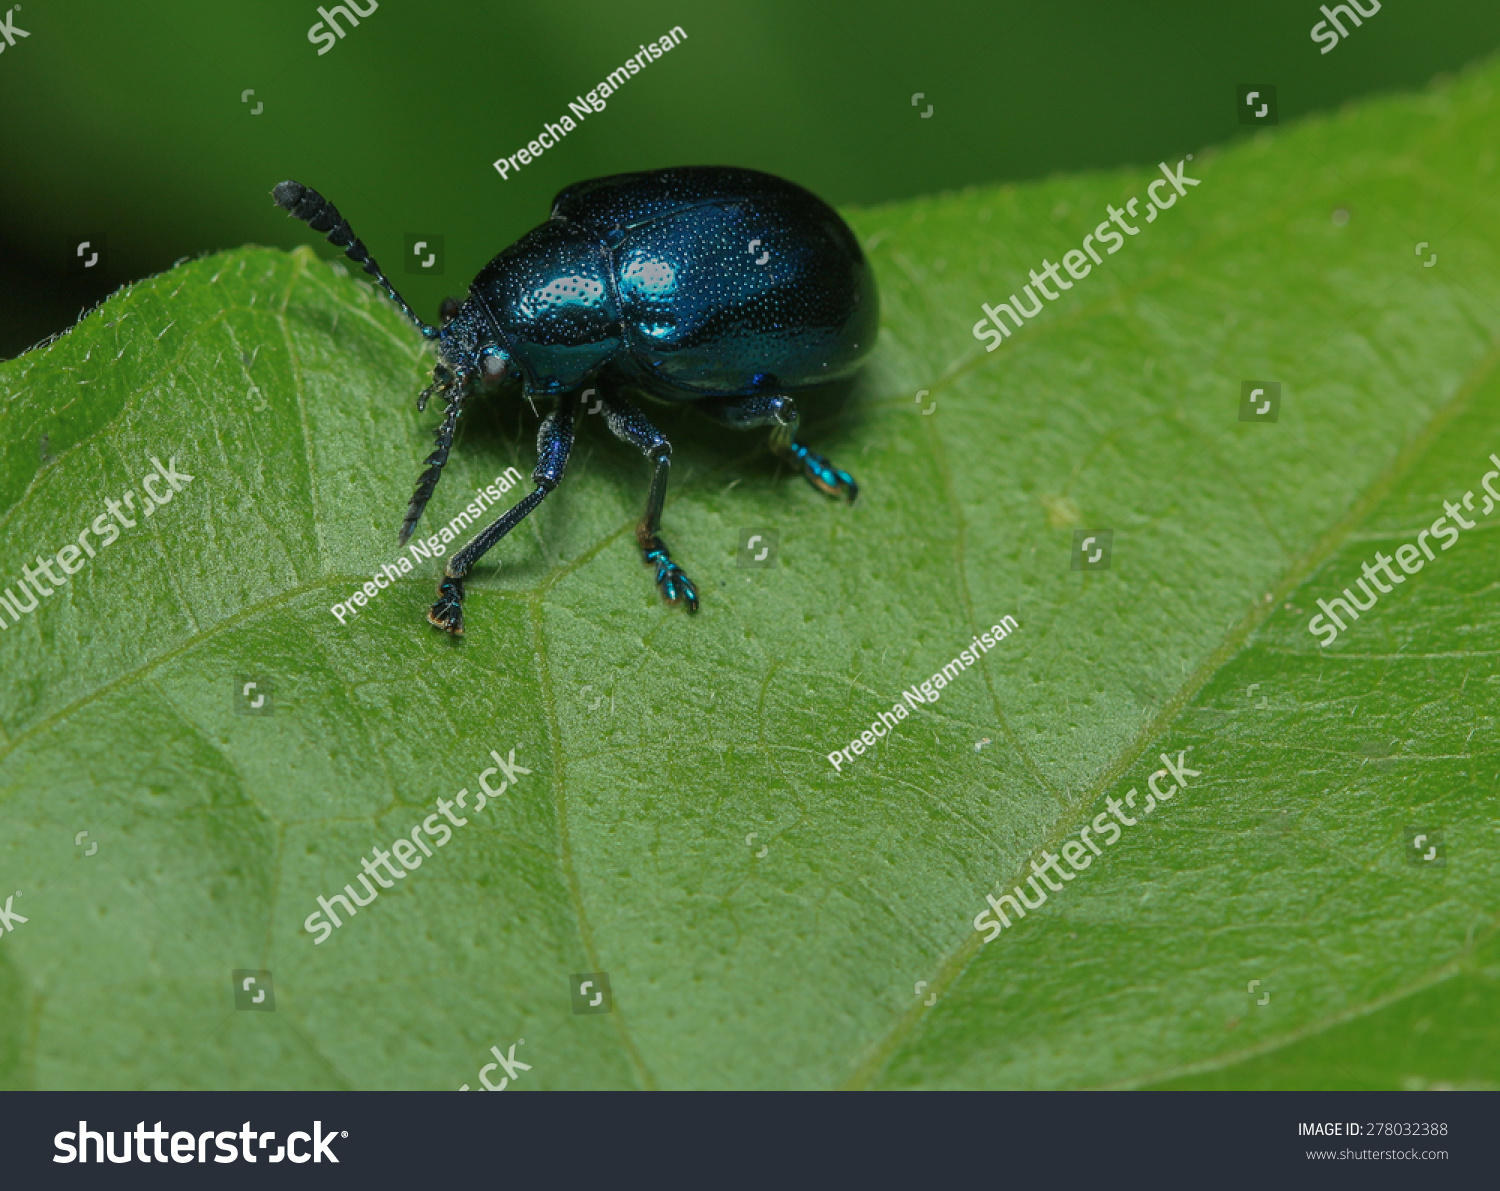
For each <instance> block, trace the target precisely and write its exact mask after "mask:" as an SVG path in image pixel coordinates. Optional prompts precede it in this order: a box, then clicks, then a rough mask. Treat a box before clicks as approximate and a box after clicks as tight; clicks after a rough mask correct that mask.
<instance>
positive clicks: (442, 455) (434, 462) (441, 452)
mask: <svg viewBox="0 0 1500 1191" xmlns="http://www.w3.org/2000/svg"><path fill="white" fill-rule="evenodd" d="M467 391H468V386H467V385H464V384H462V383H459V384H455V385H453V386H452V387H451V388H449V390H448V393H447V397H448V410H447V413H446V414H445V416H444V417H443V420H442V421H441V422H439V423H438V428H437V430H436V431H434V432H433V438H434V439H435V440H436V442H437V449H436V450H435V451H433V452H432V454H431V455H429V456H427V458H426V460H424V462H425V463H426V464H427V470H426V471H424V472H423V473H422V475H421V478H420V479H418V480H417V488H416V491H415V492H413V493H412V494H411V503H410V504H409V505H407V506H406V516H405V517H404V518H403V519H402V521H401V540H400V542H399V543H398V545H402V546H404V545H406V539H407V538H409V537H411V531H412V530H413V529H415V528H416V527H417V522H418V521H419V520H420V519H421V516H422V510H423V509H425V508H426V507H427V502H428V501H429V500H431V499H432V494H433V492H434V490H436V488H437V484H438V479H439V478H440V477H441V476H442V474H443V464H445V463H447V462H448V451H449V449H450V448H451V447H452V446H453V432H454V431H455V430H456V429H457V428H458V416H459V414H461V413H463V409H464V397H465V396H466V395H467Z"/></svg>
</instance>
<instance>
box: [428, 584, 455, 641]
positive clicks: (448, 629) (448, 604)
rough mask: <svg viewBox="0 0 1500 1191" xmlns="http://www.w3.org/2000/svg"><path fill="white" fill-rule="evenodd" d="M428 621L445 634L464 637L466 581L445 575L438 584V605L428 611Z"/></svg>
mask: <svg viewBox="0 0 1500 1191" xmlns="http://www.w3.org/2000/svg"><path fill="white" fill-rule="evenodd" d="M427 620H428V622H429V623H430V624H432V625H433V626H435V627H436V628H440V629H442V630H443V632H445V633H452V634H453V635H454V636H455V637H462V636H463V635H464V581H463V580H462V579H455V578H453V577H452V576H451V575H444V576H443V581H442V582H441V583H439V584H438V599H437V603H435V604H433V606H432V607H431V608H429V609H428V610H427Z"/></svg>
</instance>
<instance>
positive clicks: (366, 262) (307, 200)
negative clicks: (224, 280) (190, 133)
mask: <svg viewBox="0 0 1500 1191" xmlns="http://www.w3.org/2000/svg"><path fill="white" fill-rule="evenodd" d="M271 197H272V198H273V199H275V200H276V205H277V206H278V207H280V208H282V209H283V210H284V211H287V212H289V213H290V214H291V215H293V216H294V217H295V218H297V219H300V220H302V221H303V222H304V223H306V224H307V225H308V227H310V228H312V229H313V231H315V232H324V233H326V234H327V237H328V241H329V243H331V244H335V245H337V246H338V247H340V248H342V249H343V250H344V255H345V256H347V257H348V258H349V259H350V260H351V261H353V262H354V263H355V264H357V265H362V266H363V267H364V270H365V272H366V273H368V274H370V276H371V277H373V278H375V280H376V281H378V282H379V283H380V287H381V288H382V289H383V290H385V292H386V295H387V296H388V297H389V298H390V299H391V301H392V302H394V303H396V305H397V306H399V307H400V308H401V313H402V314H404V315H406V317H407V318H409V319H411V321H412V322H413V323H414V324H415V325H416V327H417V329H418V330H419V331H421V332H422V335H423V337H424V338H427V339H436V338H437V337H438V329H437V328H436V327H434V326H430V325H429V324H427V323H425V322H423V321H422V320H421V319H420V318H418V317H417V314H416V311H414V310H413V309H412V308H411V307H410V306H408V305H407V304H406V299H405V298H403V297H402V296H401V295H400V294H398V293H397V292H396V287H395V286H394V285H392V284H391V282H390V278H388V277H387V276H386V275H385V274H384V273H383V272H382V271H381V268H380V266H379V265H377V264H376V263H375V258H374V257H373V256H371V255H370V251H369V249H367V248H366V247H365V246H364V242H363V241H362V240H360V239H359V237H357V236H356V235H355V234H354V231H353V229H351V228H350V226H349V221H348V220H347V219H345V218H344V217H343V216H342V215H340V214H339V209H338V208H337V207H335V206H334V205H333V204H332V203H330V202H329V201H328V200H327V199H326V198H324V197H323V196H322V195H321V194H319V193H318V192H317V191H316V190H314V189H313V188H312V187H310V186H304V185H302V183H301V182H293V181H291V180H290V179H288V180H287V181H285V182H283V183H281V184H280V185H279V186H277V187H276V189H275V190H273V191H271ZM402 540H403V541H404V540H405V539H404V538H403V539H402Z"/></svg>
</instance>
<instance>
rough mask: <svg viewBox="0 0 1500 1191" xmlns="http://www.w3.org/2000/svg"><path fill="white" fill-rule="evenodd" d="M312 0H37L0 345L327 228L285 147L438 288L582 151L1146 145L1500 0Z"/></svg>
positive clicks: (864, 193)
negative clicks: (232, 252) (376, 2)
mask: <svg viewBox="0 0 1500 1191" xmlns="http://www.w3.org/2000/svg"><path fill="white" fill-rule="evenodd" d="M1366 2H1367V3H1368V0H1366ZM7 6H8V5H7ZM317 7H318V6H317V4H316V3H312V2H309V0H296V2H293V0H260V2H257V3H253V4H252V3H238V4H235V3H214V4H205V3H200V2H195V3H191V4H189V3H164V2H160V0H158V2H156V3H137V4H121V3H117V2H116V3H105V2H103V0H26V2H25V3H23V4H22V6H21V9H20V11H19V12H17V13H16V14H15V23H16V24H17V25H18V26H19V27H20V28H22V29H25V30H26V31H27V32H29V33H30V34H31V36H30V37H29V38H27V39H25V40H22V41H19V42H18V43H17V44H16V45H15V46H13V47H11V48H10V49H8V50H7V51H6V52H4V53H3V54H0V116H3V119H0V161H3V167H0V168H3V175H0V176H3V186H0V294H3V298H0V355H14V354H15V353H16V352H18V351H20V350H22V349H24V348H25V347H27V346H28V345H30V344H31V343H33V342H34V341H35V340H37V339H39V338H40V337H42V336H44V335H46V334H48V333H50V332H53V331H56V330H59V329H60V328H62V327H63V326H66V325H67V324H68V323H69V322H71V321H72V320H73V319H74V318H75V317H76V316H77V313H78V311H79V309H80V307H82V306H85V305H88V304H91V303H92V302H94V301H96V300H97V299H98V298H100V297H102V296H103V295H104V294H106V293H107V292H109V290H111V289H113V288H114V286H116V285H118V284H119V283H121V282H123V281H126V280H130V279H132V278H138V277H141V276H144V275H146V274H148V273H151V272H155V271H158V270H161V269H165V268H167V267H169V266H170V265H171V263H172V262H173V261H174V260H175V259H177V258H178V257H181V256H186V255H194V254H197V253H201V252H204V251H210V250H214V249H218V248H226V247H231V246H235V245H238V244H242V243H245V242H247V241H254V242H259V243H264V244H280V245H287V246H290V245H293V244H299V243H307V242H309V241H310V240H311V239H312V237H311V235H310V233H309V232H308V231H307V230H306V229H305V228H303V227H301V226H298V225H296V224H294V223H291V222H290V221H288V220H287V219H286V218H285V217H284V216H283V215H282V214H281V213H280V212H278V211H277V210H275V209H274V208H273V207H272V205H271V202H270V198H269V196H268V192H269V190H270V188H271V186H273V185H274V184H275V183H276V182H279V181H280V180H281V179H283V178H286V177H295V178H297V179H299V180H300V181H303V182H305V183H307V184H309V185H312V186H315V187H317V188H318V189H320V190H322V191H324V192H325V193H326V194H327V195H328V196H329V197H330V198H332V199H333V200H334V201H335V202H336V203H338V204H339V206H340V207H341V208H342V210H343V211H344V213H345V215H346V216H348V218H349V220H350V222H351V223H352V224H353V226H354V228H355V231H356V232H357V233H358V234H359V235H360V236H361V237H362V238H363V239H364V240H365V241H366V243H367V244H368V245H369V246H370V248H371V250H372V251H373V252H374V253H375V254H376V256H377V258H378V259H380V260H381V261H382V262H384V263H385V264H386V265H387V267H388V269H389V270H390V271H392V272H393V273H395V274H396V275H397V282H398V284H399V285H402V286H404V288H405V289H406V290H407V294H408V297H409V299H410V300H411V301H412V302H413V304H414V305H415V306H416V308H417V309H418V311H419V312H421V313H423V314H424V315H425V316H427V317H428V318H432V317H433V316H434V315H435V313H436V307H437V303H438V301H439V300H440V299H441V297H442V296H443V295H444V294H446V293H449V292H460V293H461V292H462V291H463V289H464V288H465V285H466V282H467V280H468V278H469V277H471V276H472V275H473V274H474V273H475V272H476V271H477V270H478V268H479V267H480V266H481V265H482V264H483V263H484V262H485V261H486V260H488V259H489V257H491V256H492V255H494V253H495V252H496V251H498V250H499V249H500V248H501V247H503V246H504V245H505V244H507V243H509V242H510V241H511V240H513V239H515V238H516V237H517V236H518V235H520V234H521V233H522V232H524V231H525V230H526V229H527V228H529V227H531V226H533V225H534V224H536V223H538V222H540V221H541V220H542V219H543V218H544V217H545V214H546V211H547V206H548V202H549V200H550V198H551V196H552V195H553V194H554V193H555V192H556V191H557V190H558V189H560V188H561V187H562V186H564V185H566V184H568V183H570V182H575V181H577V180H579V179H582V178H587V177H591V176H596V175H600V174H608V173H614V172H617V171H621V170H637V169H647V168H652V167H657V166H665V165H679V164H693V163H698V164H701V163H723V164H731V165H743V166H752V167H756V168H759V169H765V170H770V171H773V172H776V173H780V174H784V175H786V176H788V177H790V178H792V179H794V180H796V181H798V182H801V183H803V184H804V185H807V186H809V187H811V188H812V189H813V190H815V191H817V192H818V193H819V194H821V195H822V196H823V197H825V198H827V199H828V200H830V201H832V202H833V203H835V204H847V203H877V202H882V201H886V200H891V199H897V198H902V197H906V196H909V195H913V194H921V193H930V192H934V191H939V190H944V189H949V188H953V187H958V186H963V185H966V184H969V183H974V182H985V181H994V180H997V179H1021V178H1030V177H1036V176H1038V175H1044V174H1048V173H1051V172H1054V171H1073V170H1080V169H1089V168H1096V167H1103V166H1111V165H1117V164H1122V163H1148V164H1149V163H1152V162H1155V161H1157V160H1160V159H1161V158H1163V157H1166V156H1169V155H1173V154H1176V155H1178V156H1180V155H1181V154H1182V152H1184V151H1191V150H1192V149H1194V148H1196V147H1198V146H1201V145H1204V144H1208V143H1215V142H1224V141H1226V140H1230V139H1232V138H1234V137H1237V136H1239V135H1243V134H1245V133H1247V132H1249V131H1252V130H1248V129H1243V128H1241V127H1239V126H1238V124H1237V123H1236V118H1235V116H1236V113H1235V107H1234V88H1235V85H1236V84H1237V83H1246V82H1255V83H1272V84H1274V85H1276V87H1277V88H1278V93H1279V94H1278V98H1279V102H1280V114H1281V118H1282V121H1283V122H1285V121H1286V120H1288V119H1295V118H1296V117H1297V116H1299V115H1301V114H1303V113H1306V112H1309V111H1313V110H1316V109H1324V108H1328V107H1330V106H1335V105H1338V104H1340V103H1342V102H1344V101H1346V100H1348V99H1350V98H1353V97H1355V96H1358V95H1363V94H1367V93H1370V92H1372V91H1380V90H1389V89H1395V88H1401V87H1410V86H1412V85H1414V84H1419V83H1421V82H1423V81H1425V80H1427V79H1429V78H1431V77H1432V76H1433V75H1434V74H1437V73H1439V72H1444V71H1452V70H1454V69H1455V68H1457V67H1459V66H1460V65H1462V64H1463V63H1464V62H1467V61H1469V60H1471V59H1474V58H1477V57H1480V56H1482V55H1484V54H1486V53H1488V52H1489V51H1490V50H1491V49H1493V48H1494V47H1495V46H1497V45H1500V5H1496V4H1494V3H1493V0H1485V2H1483V3H1481V2H1478V0H1427V2H1424V3H1423V4H1421V5H1416V4H1412V3H1405V4H1399V3H1395V2H1388V3H1386V4H1385V5H1383V6H1382V8H1381V10H1380V12H1379V13H1378V14H1376V15H1375V16H1374V17H1373V18H1371V19H1370V20H1369V21H1367V22H1366V24H1365V25H1364V26H1363V27H1362V28H1359V29H1355V30H1353V31H1352V32H1351V36H1350V37H1349V38H1348V39H1347V40H1345V41H1344V42H1343V43H1342V44H1340V45H1339V47H1338V48H1337V49H1335V50H1334V51H1333V52H1331V53H1329V54H1327V55H1324V54H1322V53H1320V52H1319V46H1318V45H1317V44H1316V43H1315V42H1313V41H1312V40H1311V38H1310V37H1309V31H1310V30H1311V28H1312V26H1313V25H1314V24H1315V23H1316V22H1317V21H1318V20H1321V19H1322V17H1321V14H1320V13H1319V11H1318V5H1317V4H1315V3H1310V2H1308V0H1270V2H1258V3H1239V4H1210V3H1207V2H1206V0H1198V2H1197V3H1187V2H1185V0H1175V2H1164V3H1157V4H1146V5H1143V4H1121V3H1118V2H1111V3H1104V2H1099V0H1087V2H1080V3H1041V2H1040V0H1018V2H1011V3H996V2H991V3H960V4H931V3H922V4H913V3H893V2H888V0H886V2H876V3H871V2H869V0H861V2H860V3H825V4H820V5H817V6H816V7H815V8H809V6H808V5H806V4H805V3H800V2H796V0H753V2H746V3H716V4H714V5H712V6H694V5H685V4H682V3H680V2H679V3H672V4H661V3H656V2H654V0H647V2H644V3H638V4H631V5H620V4H613V3H601V2H597V0H582V2H575V3H570V4H567V5H545V6H544V5H533V6H530V7H529V8H527V7H522V6H517V5H499V4H487V3H472V2H470V3H459V2H457V0H432V2H428V3H415V2H409V0H382V2H381V3H380V6H379V8H378V10H377V11H376V12H374V13H373V14H372V15H371V16H370V17H369V18H368V20H366V21H365V22H364V23H362V24H361V26H360V27H359V28H358V29H353V30H351V31H350V32H349V35H348V36H347V37H345V38H344V39H343V40H342V41H340V42H339V43H338V44H337V45H336V46H335V47H334V48H333V49H332V50H331V51H330V52H328V53H327V54H325V55H323V56H321V57H320V56H319V55H318V53H317V47H316V46H315V45H313V44H312V43H310V42H309V41H308V40H307V30H308V29H309V27H310V26H311V25H312V24H314V22H316V21H317V20H318V19H319V18H318V15H317ZM674 25H681V26H682V27H683V29H684V31H685V32H686V33H687V35H688V36H687V40H686V41H685V42H684V43H683V44H681V45H680V46H679V47H678V48H677V49H676V50H674V51H673V52H672V53H670V54H668V55H666V56H664V57H663V58H662V59H660V60H659V61H657V62H655V63H653V64H652V65H651V66H649V67H648V68H647V69H646V70H645V71H643V72H642V73H640V74H639V75H637V76H635V77H634V78H632V79H631V80H630V82H629V83H627V84H626V86H625V87H624V88H623V89H622V90H621V91H620V92H619V93H618V94H616V95H614V96H612V97H610V99H609V106H608V109H607V110H606V111H604V112H603V113H599V114H597V115H594V116H591V117H590V118H589V119H588V120H587V121H586V122H585V123H584V124H583V125H581V126H580V127H579V128H578V129H577V130H576V131H575V132H574V133H572V134H571V135H569V136H568V137H567V138H566V139H565V140H564V141H563V142H562V143H561V144H560V145H559V146H558V147H557V148H555V149H553V150H551V151H549V152H548V153H547V154H546V155H545V156H544V157H543V158H542V159H541V160H540V161H538V162H536V163H533V164H531V165H529V166H526V167H524V168H523V169H522V170H521V172H520V174H519V175H513V176H512V178H511V180H509V181H502V180H501V179H500V177H499V175H498V174H497V173H496V172H495V170H494V169H493V168H491V165H490V162H491V161H493V160H494V159H495V158H496V157H499V156H501V155H504V154H510V153H514V152H515V150H516V149H517V148H519V147H521V146H522V145H524V144H525V143H526V142H527V141H528V140H530V139H531V138H532V137H534V136H535V135H536V133H537V132H538V131H539V130H540V128H541V127H542V124H543V122H544V121H546V120H556V119H557V118H558V117H559V116H560V115H561V114H562V113H563V112H565V111H567V103H568V100H569V99H571V98H573V97H574V96H576V95H578V94H579V93H581V92H583V91H586V90H588V89H589V88H591V87H593V86H594V85H595V84H596V83H598V82H599V81H600V80H601V79H603V78H604V77H605V75H607V74H608V73H609V71H610V70H612V69H614V68H615V67H616V66H618V65H620V64H621V63H622V62H623V60H624V59H625V58H626V57H627V56H629V55H630V54H632V53H634V52H635V51H636V47H637V46H638V45H639V44H640V43H641V42H643V41H646V40H648V39H651V38H655V37H658V36H660V35H661V34H663V33H665V32H666V31H667V30H668V29H670V28H671V27H672V26H674ZM246 88H254V89H255V100H252V101H251V104H242V103H241V101H240V94H241V92H242V91H244V90H245V89H246ZM918 91H921V92H924V93H925V96H926V98H925V99H924V101H923V107H924V108H925V105H926V104H927V103H929V102H930V103H932V104H933V106H934V114H933V116H932V117H931V118H929V119H922V118H921V117H920V116H919V114H918V109H917V108H914V107H913V106H912V102H911V97H912V95H913V93H914V92H918ZM255 101H261V102H263V103H264V105H265V108H264V111H263V112H262V113H261V114H260V115H259V116H252V115H251V114H250V108H251V106H252V105H253V103H254V102H255ZM409 232H420V233H434V232H435V233H441V234H442V235H444V236H445V237H446V242H447V243H446V247H447V264H446V274H445V276H444V277H442V278H435V277H430V276H429V277H420V276H418V277H409V278H408V277H407V276H406V275H405V274H404V271H403V270H402V267H401V261H400V258H401V254H402V252H403V250H404V249H403V243H404V241H403V237H404V235H405V234H406V233H409ZM101 235H103V236H104V237H106V238H107V244H108V256H107V258H106V266H107V272H105V273H104V274H103V275H88V276H85V277H84V278H70V277H69V276H68V273H67V269H66V267H65V264H66V261H67V259H68V254H69V253H70V252H71V249H72V246H73V245H74V244H76V243H77V242H78V241H79V240H81V239H84V238H92V239H96V240H97V238H98V237H99V236H101ZM330 251H331V250H330Z"/></svg>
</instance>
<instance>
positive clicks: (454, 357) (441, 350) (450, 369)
mask: <svg viewBox="0 0 1500 1191" xmlns="http://www.w3.org/2000/svg"><path fill="white" fill-rule="evenodd" d="M444 313H445V315H447V317H446V318H445V320H444V322H443V328H442V330H441V331H440V332H439V333H438V355H439V363H438V365H437V366H436V367H435V368H434V369H433V373H432V382H433V390H434V391H436V390H447V389H452V388H454V387H462V388H470V387H473V386H479V387H481V388H484V389H487V390H493V389H496V388H499V387H500V385H501V384H502V383H503V382H504V381H505V379H506V377H507V375H513V366H512V364H511V357H510V353H509V352H507V351H506V350H505V348H503V347H502V346H501V345H500V344H498V343H497V342H496V341H495V334H494V331H493V330H492V329H491V327H490V320H489V319H488V317H487V316H486V315H485V312H484V310H483V309H482V308H481V307H480V306H479V304H478V303H477V302H475V301H474V300H473V299H472V298H471V299H470V300H469V301H467V302H464V303H463V304H462V305H461V306H459V307H458V308H457V309H456V310H452V311H451V313H450V312H449V311H446V310H445V311H444Z"/></svg>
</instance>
